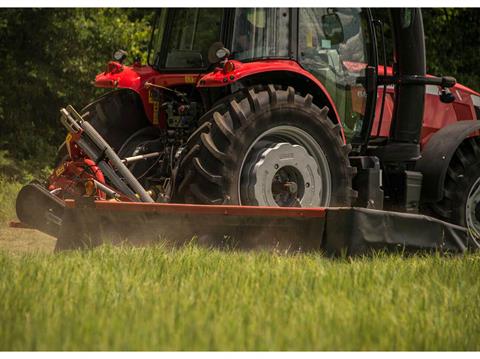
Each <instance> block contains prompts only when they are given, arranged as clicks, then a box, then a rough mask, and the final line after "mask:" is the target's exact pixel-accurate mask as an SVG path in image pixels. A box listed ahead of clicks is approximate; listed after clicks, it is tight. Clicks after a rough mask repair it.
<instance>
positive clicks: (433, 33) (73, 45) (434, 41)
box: [0, 8, 480, 166]
mask: <svg viewBox="0 0 480 359" xmlns="http://www.w3.org/2000/svg"><path fill="white" fill-rule="evenodd" d="M423 13H424V22H425V32H426V45H427V63H428V72H429V73H430V74H433V75H453V76H455V77H456V78H457V80H458V81H459V82H460V83H462V84H465V85H467V86H470V87H472V88H474V89H476V90H480V68H479V66H478V60H479V57H480V52H479V50H478V49H479V43H480V40H479V39H480V26H478V24H480V11H479V10H478V9H456V8H455V9H453V8H449V9H440V8H435V9H424V10H423ZM154 14H155V11H154V9H83V8H82V9H0V60H1V67H2V69H1V71H0V151H3V152H4V153H5V152H6V153H7V154H8V155H9V156H10V157H12V158H14V159H17V160H27V161H32V160H33V161H37V162H38V165H39V166H45V165H50V164H51V161H52V160H53V158H54V156H55V151H56V147H57V146H58V145H59V144H60V143H61V142H62V141H63V139H64V137H65V131H63V130H62V128H61V125H60V123H59V121H58V118H59V112H58V109H59V108H60V107H62V106H65V105H66V104H73V105H74V106H75V107H79V108H80V107H83V106H84V105H86V104H87V103H88V102H89V101H90V100H92V99H94V98H95V97H96V96H98V95H99V94H100V93H102V92H103V91H104V90H100V89H96V88H94V87H93V86H92V81H93V79H94V77H95V75H96V74H97V73H99V72H101V71H103V70H104V68H105V66H106V63H107V61H108V60H109V59H111V56H112V53H113V52H114V51H115V50H117V49H125V50H127V51H128V53H129V59H130V60H133V59H134V58H135V57H137V56H138V57H140V58H141V59H142V62H143V63H145V62H146V56H147V48H148V42H149V39H150V31H151V26H152V23H153V19H154ZM374 14H378V15H377V16H378V17H380V18H381V17H382V16H384V15H385V9H378V10H376V11H374ZM385 21H387V19H385ZM386 28H387V30H388V25H387V26H386Z"/></svg>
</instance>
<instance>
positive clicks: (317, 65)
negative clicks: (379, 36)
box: [298, 8, 369, 138]
mask: <svg viewBox="0 0 480 359" xmlns="http://www.w3.org/2000/svg"><path fill="white" fill-rule="evenodd" d="M366 28H367V19H366V15H365V13H364V12H362V10H361V9H354V8H350V9H347V8H323V9H320V8H313V9H306V8H303V9H300V12H299V38H298V44H299V48H298V51H299V61H300V64H301V65H302V66H303V67H304V68H305V69H306V70H308V71H309V72H311V73H312V74H313V75H314V76H315V77H316V78H318V79H319V80H320V81H321V82H322V83H323V84H324V86H325V87H326V89H327V91H328V92H329V94H330V95H331V96H332V98H333V100H334V102H335V106H336V107H337V111H338V113H339V115H340V118H341V119H342V123H343V127H344V131H345V135H346V136H347V137H348V138H351V137H353V136H355V135H356V134H357V133H359V132H360V130H361V127H362V124H363V119H364V116H365V105H366V90H365V88H364V85H363V83H364V82H363V79H364V77H365V70H366V68H367V64H368V41H369V38H368V33H367V32H366V30H365V29H366Z"/></svg>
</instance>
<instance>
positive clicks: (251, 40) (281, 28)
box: [232, 8, 290, 60]
mask: <svg viewBox="0 0 480 359" xmlns="http://www.w3.org/2000/svg"><path fill="white" fill-rule="evenodd" d="M289 24H290V12H289V9H286V8H284V9H282V8H279V9H260V8H256V9H253V8H241V9H237V10H236V12H235V22H234V27H233V44H232V51H233V53H232V57H233V58H235V59H236V60H249V59H258V58H266V57H268V58H271V57H288V56H289Z"/></svg>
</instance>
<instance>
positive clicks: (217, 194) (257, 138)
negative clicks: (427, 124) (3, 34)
mask: <svg viewBox="0 0 480 359" xmlns="http://www.w3.org/2000/svg"><path fill="white" fill-rule="evenodd" d="M327 112H328V109H327V108H326V107H324V108H323V109H320V108H318V107H317V106H316V105H315V104H313V103H312V96H311V95H306V96H301V95H298V94H296V93H295V90H294V89H293V88H292V87H289V88H288V89H286V90H278V89H276V88H275V87H274V86H272V85H269V86H268V87H266V88H264V87H262V88H255V89H254V88H250V89H248V90H247V91H245V92H244V93H243V94H242V95H240V96H234V97H233V98H231V99H230V100H229V101H227V103H225V106H219V111H216V112H212V111H210V112H209V113H207V114H206V115H205V116H204V118H202V119H201V120H200V122H201V123H202V125H201V126H200V127H199V128H198V130H197V131H195V133H194V134H192V136H191V137H190V139H189V140H188V142H187V146H186V150H185V152H184V153H185V155H184V156H183V158H182V159H181V161H180V162H179V165H178V167H177V169H176V172H175V188H174V195H173V199H174V202H183V203H200V204H240V205H264V206H265V205H266V206H285V207H292V206H293V207H324V206H349V205H350V204H351V200H352V197H353V195H354V191H353V190H352V188H351V181H352V175H353V173H354V170H353V168H352V167H350V165H349V160H348V152H349V150H350V146H347V145H345V144H344V142H343V140H342V138H341V135H340V126H339V125H338V124H337V125H336V124H334V123H332V121H331V120H330V119H329V118H328V117H327ZM205 117H207V118H205Z"/></svg>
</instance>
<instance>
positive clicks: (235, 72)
mask: <svg viewBox="0 0 480 359" xmlns="http://www.w3.org/2000/svg"><path fill="white" fill-rule="evenodd" d="M228 62H229V63H230V64H231V65H233V66H232V70H231V71H225V70H224V69H222V68H219V67H218V68H216V69H215V70H214V71H213V72H210V73H208V74H206V75H205V76H203V77H201V78H200V81H199V82H198V84H197V88H209V87H223V86H227V85H231V84H233V83H235V82H237V81H238V80H241V79H243V78H246V77H249V76H252V75H256V74H263V73H267V72H275V71H288V72H293V73H295V74H298V75H300V76H303V77H305V78H306V79H308V80H309V81H311V82H312V83H314V84H315V85H316V86H317V87H318V88H319V89H320V90H321V91H322V92H323V93H324V94H325V96H326V98H327V100H328V105H329V107H330V108H332V109H333V112H334V116H335V121H336V122H337V123H338V124H340V126H341V131H342V138H343V140H344V141H345V135H344V133H343V127H342V122H341V121H340V116H339V115H338V112H337V108H336V106H335V103H334V102H333V99H332V97H331V96H330V94H329V93H328V91H327V89H326V88H325V86H324V85H323V84H322V83H321V82H320V81H319V80H318V79H317V78H316V77H315V76H313V75H312V74H311V73H310V72H308V71H306V70H305V69H303V68H302V67H301V66H300V65H299V64H298V63H297V62H296V61H292V60H262V61H255V62H247V63H243V62H240V61H235V60H229V61H228ZM226 68H229V66H226Z"/></svg>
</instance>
